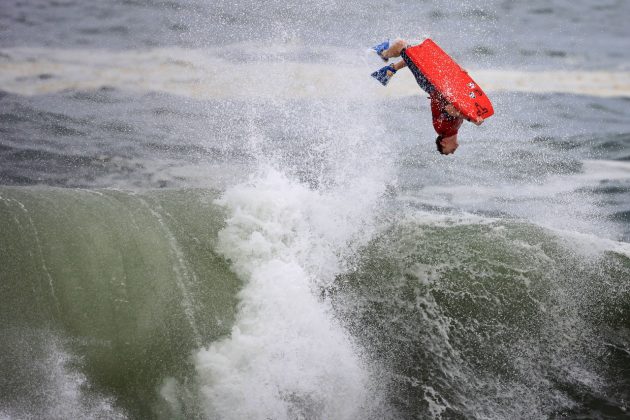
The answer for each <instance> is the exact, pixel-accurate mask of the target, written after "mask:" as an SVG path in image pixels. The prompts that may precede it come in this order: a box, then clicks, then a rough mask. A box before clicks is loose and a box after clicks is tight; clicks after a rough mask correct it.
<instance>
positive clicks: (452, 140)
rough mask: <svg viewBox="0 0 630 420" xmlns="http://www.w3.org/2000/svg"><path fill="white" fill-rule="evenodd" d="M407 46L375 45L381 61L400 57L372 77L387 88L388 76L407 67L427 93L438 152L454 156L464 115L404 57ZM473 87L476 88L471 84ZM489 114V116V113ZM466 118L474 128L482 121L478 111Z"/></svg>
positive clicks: (399, 42) (404, 43)
mask: <svg viewBox="0 0 630 420" xmlns="http://www.w3.org/2000/svg"><path fill="white" fill-rule="evenodd" d="M408 47H409V44H408V43H407V41H405V40H402V39H397V40H395V41H394V42H392V43H391V44H390V42H389V41H385V42H383V43H381V44H379V45H376V46H374V47H373V50H374V51H376V53H377V54H378V55H379V57H381V58H382V59H383V61H385V62H387V61H388V60H389V59H390V58H395V57H402V60H401V61H399V62H397V63H394V64H390V65H387V66H385V67H383V68H381V69H380V70H378V71H375V72H374V73H372V77H374V78H375V79H376V80H378V81H379V82H381V83H382V84H383V86H386V85H387V83H388V82H389V80H390V79H391V77H392V76H393V75H394V74H395V73H396V72H397V71H398V70H400V69H402V68H404V67H409V69H410V70H411V72H412V73H413V75H414V76H415V78H416V81H417V82H418V85H419V86H420V87H421V88H422V89H423V90H424V91H425V92H427V93H428V94H429V99H430V100H431V114H432V116H433V128H434V129H435V131H436V132H437V134H438V136H437V138H436V139H435V144H436V146H437V150H438V151H439V152H440V153H441V154H443V155H449V154H451V153H454V152H455V150H456V149H457V147H458V146H459V144H458V142H457V132H458V130H459V127H460V126H461V125H462V123H463V121H464V115H462V113H461V112H460V111H459V110H458V109H457V108H456V107H455V106H454V105H453V104H452V103H450V102H449V101H448V100H447V99H446V98H445V97H444V95H442V94H441V93H440V92H439V91H438V90H437V89H435V88H434V86H433V85H432V84H431V83H430V82H429V81H428V80H427V78H426V77H425V76H424V75H423V74H422V72H421V71H420V70H419V69H418V67H417V66H416V64H415V63H414V62H413V60H412V59H411V58H410V57H409V55H407V48H408ZM469 85H472V83H469ZM472 87H475V86H474V85H472ZM475 92H479V94H480V95H483V93H482V92H481V90H480V89H479V90H478V89H476V90H475ZM471 97H474V93H472V92H471ZM475 105H477V104H475ZM489 114H490V115H491V112H490V113H489ZM488 116H489V115H488ZM467 119H468V120H469V121H471V122H473V123H474V124H476V125H480V124H481V123H482V122H483V121H484V118H483V117H482V116H481V113H479V112H477V114H476V115H475V116H473V117H470V118H467Z"/></svg>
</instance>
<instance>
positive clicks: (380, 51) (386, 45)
mask: <svg viewBox="0 0 630 420" xmlns="http://www.w3.org/2000/svg"><path fill="white" fill-rule="evenodd" d="M388 48H389V39H388V40H386V41H383V42H381V43H380V44H378V45H375V46H373V47H372V49H373V50H374V51H376V54H378V56H379V57H381V59H382V60H383V61H384V62H386V63H387V60H388V58H385V57H383V55H382V54H383V51H385V50H386V49H388Z"/></svg>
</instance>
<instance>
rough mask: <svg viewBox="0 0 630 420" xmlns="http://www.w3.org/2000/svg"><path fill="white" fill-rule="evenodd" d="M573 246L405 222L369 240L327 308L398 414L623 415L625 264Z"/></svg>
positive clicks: (535, 236)
mask: <svg viewBox="0 0 630 420" xmlns="http://www.w3.org/2000/svg"><path fill="white" fill-rule="evenodd" d="M577 242H578V241H576V243H571V241H570V240H565V239H561V238H560V237H558V236H555V235H554V234H551V233H549V232H548V231H546V230H543V229H541V228H537V227H534V226H532V225H527V224H518V223H509V222H494V223H482V224H479V223H470V224H466V223H464V224H461V223H448V222H445V223H430V224H427V223H423V222H417V221H409V220H408V221H405V222H400V223H398V224H395V225H394V226H391V227H390V228H389V229H388V230H387V231H386V232H385V233H383V234H382V235H381V236H380V237H378V238H377V239H375V240H373V241H372V243H371V244H370V245H369V246H368V247H367V248H366V249H364V251H363V253H362V256H361V257H360V261H359V262H358V268H357V269H356V271H353V272H352V273H349V274H347V275H344V276H340V277H339V278H338V282H337V287H336V289H335V290H333V291H332V299H333V301H334V303H335V308H336V310H337V312H338V313H339V316H340V317H341V318H342V319H344V320H345V322H346V324H347V326H348V328H349V329H350V331H352V332H353V334H354V335H355V336H356V337H358V339H359V341H360V342H361V343H362V344H363V346H364V347H365V348H366V349H367V352H368V353H369V355H370V356H369V357H370V358H371V359H372V360H373V362H374V363H375V364H377V365H380V366H381V371H380V372H381V373H380V375H381V378H380V380H381V381H383V382H385V383H386V384H387V386H386V387H387V389H388V391H387V393H388V399H389V401H390V402H391V404H392V405H393V407H395V409H396V410H397V414H396V415H395V417H397V418H428V417H443V418H510V417H513V418H546V417H550V416H551V417H554V416H560V415H569V416H579V415H580V414H586V415H587V416H590V415H592V413H594V412H595V413H600V414H601V415H603V416H606V415H609V416H610V415H612V416H621V415H623V413H622V411H621V409H620V408H619V407H623V404H624V403H623V401H627V398H628V389H630V382H628V376H627V372H626V371H627V367H628V366H629V365H630V358H629V357H628V352H627V350H624V349H625V347H626V346H627V344H626V343H627V342H628V340H629V339H630V335H629V334H628V331H630V259H628V257H627V256H623V255H620V254H616V253H612V252H605V253H598V252H596V251H593V250H590V249H586V248H582V249H580V248H579V247H578V246H577ZM583 247H584V245H583ZM586 247H588V245H586ZM624 372H626V374H624ZM585 407H588V408H585ZM581 410H586V411H581ZM589 413H590V414H589Z"/></svg>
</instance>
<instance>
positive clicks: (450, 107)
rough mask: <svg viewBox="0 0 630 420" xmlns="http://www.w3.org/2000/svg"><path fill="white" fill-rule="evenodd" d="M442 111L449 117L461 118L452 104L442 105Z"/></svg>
mask: <svg viewBox="0 0 630 420" xmlns="http://www.w3.org/2000/svg"><path fill="white" fill-rule="evenodd" d="M444 111H446V113H447V114H448V115H450V116H451V117H455V118H461V116H462V114H461V112H459V111H458V110H457V108H455V106H454V105H453V104H448V105H446V106H445V107H444Z"/></svg>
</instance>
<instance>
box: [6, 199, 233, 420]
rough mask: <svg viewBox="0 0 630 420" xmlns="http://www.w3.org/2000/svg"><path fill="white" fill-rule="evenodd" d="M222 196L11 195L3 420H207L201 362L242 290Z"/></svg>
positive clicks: (224, 329) (230, 316)
mask: <svg viewBox="0 0 630 420" xmlns="http://www.w3.org/2000/svg"><path fill="white" fill-rule="evenodd" d="M214 198H215V195H214V193H213V192H211V191H201V190H181V191H167V192H151V193H146V194H138V195H136V194H130V193H124V192H117V191H108V190H103V191H96V190H78V189H72V190H70V189H54V188H2V189H0V232H2V234H1V235H0V279H1V281H0V300H1V302H0V336H1V337H2V339H1V340H0V352H1V353H2V355H3V357H2V359H0V361H1V363H2V366H1V370H2V372H5V373H7V374H6V375H3V377H2V378H0V393H1V394H2V395H3V396H5V397H3V400H4V401H5V404H4V407H3V409H4V410H7V412H6V413H4V414H6V415H10V416H18V417H19V416H20V415H26V414H28V415H33V414H35V415H37V414H38V413H39V414H41V415H45V416H53V417H54V416H55V413H58V415H59V417H67V416H68V415H72V413H75V414H80V415H82V416H85V415H86V413H90V414H89V415H90V416H93V417H104V418H112V417H116V416H121V417H125V416H131V417H135V418H150V417H153V418H155V417H163V418H173V417H177V416H182V417H188V418H190V417H196V416H198V415H199V412H200V411H199V410H200V409H199V407H197V403H196V399H195V398H193V397H192V396H191V395H194V394H195V389H194V388H195V384H194V382H195V380H194V365H193V362H192V360H191V354H192V352H193V351H194V350H196V349H198V348H199V347H200V346H202V345H205V344H207V343H209V342H211V341H213V340H215V339H217V338H218V337H220V336H223V335H225V334H226V333H227V332H228V331H229V329H230V326H231V325H232V322H233V317H234V313H235V305H236V293H237V291H238V289H239V288H240V283H239V281H238V280H237V279H236V277H235V276H234V275H233V274H232V273H231V272H230V271H229V268H228V264H227V263H226V261H224V260H223V259H222V258H221V257H219V256H218V255H217V254H216V253H215V252H214V246H215V241H216V238H217V231H218V230H219V229H220V228H221V227H222V225H223V219H224V214H223V213H222V212H221V211H220V210H219V209H218V208H217V207H216V206H215V205H214V204H213V200H214ZM174 384H175V385H176V386H175V385H174ZM55 389H56V390H57V391H54V390H55ZM112 396H113V397H112ZM6 403H8V404H6ZM7 406H8V407H9V408H8V409H7V408H6V407H7ZM113 406H116V407H121V408H120V409H119V408H116V409H114V408H113ZM73 407H74V408H73ZM55 410H57V411H55ZM73 410H74V411H73ZM0 414H2V413H0Z"/></svg>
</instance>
